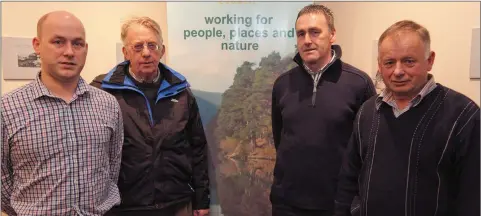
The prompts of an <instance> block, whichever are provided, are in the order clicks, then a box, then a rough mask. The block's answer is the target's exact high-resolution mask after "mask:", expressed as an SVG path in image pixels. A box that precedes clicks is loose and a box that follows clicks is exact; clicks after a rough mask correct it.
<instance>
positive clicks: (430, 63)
mask: <svg viewBox="0 0 481 216" xmlns="http://www.w3.org/2000/svg"><path fill="white" fill-rule="evenodd" d="M435 57H436V53H435V52H434V51H431V52H430V53H429V57H428V60H427V61H428V71H431V69H433V64H434V58H435Z"/></svg>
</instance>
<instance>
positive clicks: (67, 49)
mask: <svg viewBox="0 0 481 216" xmlns="http://www.w3.org/2000/svg"><path fill="white" fill-rule="evenodd" d="M63 54H64V55H65V56H69V57H71V56H73V54H74V52H73V47H72V44H70V43H67V45H66V46H65V49H64V51H63Z"/></svg>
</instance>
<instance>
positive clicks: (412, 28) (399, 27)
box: [377, 20, 431, 58]
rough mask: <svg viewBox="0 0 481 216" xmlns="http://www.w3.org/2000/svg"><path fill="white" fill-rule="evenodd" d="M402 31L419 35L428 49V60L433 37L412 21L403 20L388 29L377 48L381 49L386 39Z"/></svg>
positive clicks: (382, 35) (380, 38)
mask: <svg viewBox="0 0 481 216" xmlns="http://www.w3.org/2000/svg"><path fill="white" fill-rule="evenodd" d="M401 31H408V32H415V33H417V34H418V35H419V37H420V38H421V40H422V41H423V43H424V47H425V48H426V54H425V56H426V58H428V57H429V53H430V52H431V37H430V36H429V31H428V30H427V29H426V28H425V27H424V26H422V25H420V24H418V23H416V22H414V21H412V20H401V21H398V22H396V23H394V24H393V25H391V26H390V27H389V28H387V29H386V30H385V31H384V32H383V33H382V34H381V36H380V37H379V41H378V43H377V47H378V48H379V47H381V43H382V42H383V41H384V39H386V37H388V36H392V35H394V34H395V33H398V32H401Z"/></svg>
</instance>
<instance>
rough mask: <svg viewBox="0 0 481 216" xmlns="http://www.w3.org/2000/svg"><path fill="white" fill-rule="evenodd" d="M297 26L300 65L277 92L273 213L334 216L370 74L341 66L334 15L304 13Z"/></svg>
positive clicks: (317, 8) (313, 9) (316, 8)
mask: <svg viewBox="0 0 481 216" xmlns="http://www.w3.org/2000/svg"><path fill="white" fill-rule="evenodd" d="M295 28H296V34H297V49H298V51H299V53H298V54H297V55H296V56H295V57H294V61H295V62H296V63H297V64H298V65H299V66H298V67H295V68H293V69H292V70H290V71H288V72H286V73H284V74H283V75H281V76H280V77H279V78H278V79H277V80H276V81H275V83H274V87H273V92H272V131H273V136H274V144H275V148H276V152H277V160H276V164H275V168H274V182H273V185H272V188H271V197H270V199H271V202H272V208H273V209H272V212H273V215H274V216H282V215H296V216H302V215H316V216H323V215H331V214H332V212H333V209H334V196H335V194H336V188H337V178H338V174H339V169H340V166H341V157H342V152H343V151H344V149H345V148H346V146H347V143H348V141H349V137H350V134H351V132H352V125H353V120H354V118H355V115H356V113H357V111H358V109H359V108H360V106H361V105H362V103H363V102H364V101H366V100H367V99H369V98H370V97H371V96H373V95H374V94H375V88H374V85H373V83H372V80H371V78H370V77H369V76H368V75H367V74H366V73H364V72H362V71H360V70H359V69H357V68H355V67H353V66H351V65H349V64H347V63H344V62H342V61H341V59H340V58H341V56H342V52H341V48H340V46H338V45H333V43H334V41H335V39H336V29H335V28H334V17H333V15H332V12H331V10H330V9H328V8H327V7H325V6H323V5H315V4H313V5H308V6H306V7H304V8H303V9H302V10H301V11H300V12H299V14H298V17H297V21H296V26H295Z"/></svg>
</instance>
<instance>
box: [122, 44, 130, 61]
mask: <svg viewBox="0 0 481 216" xmlns="http://www.w3.org/2000/svg"><path fill="white" fill-rule="evenodd" d="M122 53H123V54H124V60H129V58H128V57H127V54H128V53H127V48H125V46H123V47H122Z"/></svg>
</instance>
